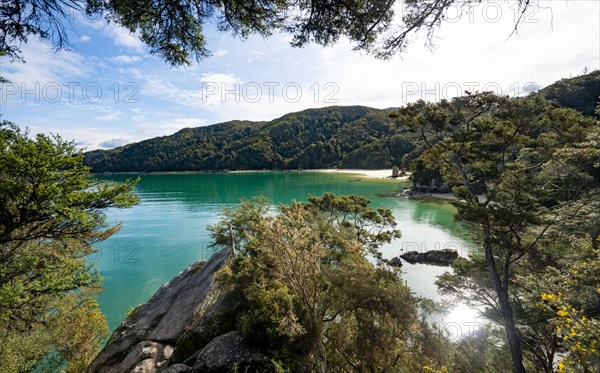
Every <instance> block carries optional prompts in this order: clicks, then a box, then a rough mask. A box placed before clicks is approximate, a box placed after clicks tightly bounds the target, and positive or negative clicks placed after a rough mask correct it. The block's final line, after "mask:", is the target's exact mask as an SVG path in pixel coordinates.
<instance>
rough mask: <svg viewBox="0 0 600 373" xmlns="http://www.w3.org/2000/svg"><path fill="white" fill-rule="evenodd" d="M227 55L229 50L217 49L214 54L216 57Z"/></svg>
mask: <svg viewBox="0 0 600 373" xmlns="http://www.w3.org/2000/svg"><path fill="white" fill-rule="evenodd" d="M227 53H228V51H227V49H217V51H216V52H215V53H213V54H214V55H215V57H223V56H225V55H226V54H227Z"/></svg>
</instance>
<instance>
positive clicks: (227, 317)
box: [171, 291, 241, 363]
mask: <svg viewBox="0 0 600 373" xmlns="http://www.w3.org/2000/svg"><path fill="white" fill-rule="evenodd" d="M240 301H241V296H240V295H239V294H237V293H235V292H233V291H227V292H224V293H222V294H220V295H219V297H218V298H217V299H216V301H214V303H212V304H211V306H210V307H208V309H206V311H204V312H202V313H201V315H200V314H199V315H198V316H199V317H197V318H196V319H195V320H194V321H193V322H192V324H191V325H190V326H189V327H188V328H186V330H185V331H184V332H183V334H182V335H181V337H179V339H178V340H177V348H176V349H175V352H174V354H173V359H172V361H171V363H179V362H185V361H186V359H188V358H189V357H190V356H192V355H193V354H194V353H195V352H197V351H198V350H200V349H202V348H204V346H206V345H207V344H208V343H209V342H210V341H211V340H213V338H215V337H218V336H220V335H222V334H225V333H227V332H230V331H232V330H235V327H236V325H235V323H236V320H237V315H236V310H237V309H236V306H237V304H238V303H239V302H240Z"/></svg>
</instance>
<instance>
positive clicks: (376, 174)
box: [225, 168, 410, 181]
mask: <svg viewBox="0 0 600 373" xmlns="http://www.w3.org/2000/svg"><path fill="white" fill-rule="evenodd" d="M225 172H226V173H249V172H314V173H326V174H346V175H359V176H364V177H366V178H370V179H390V180H397V181H408V178H409V177H410V173H407V174H406V175H405V176H401V177H397V178H395V179H393V178H392V177H391V176H392V169H391V168H387V169H379V170H367V169H355V168H317V169H307V170H235V171H225Z"/></svg>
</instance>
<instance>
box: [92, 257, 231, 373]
mask: <svg viewBox="0 0 600 373" xmlns="http://www.w3.org/2000/svg"><path fill="white" fill-rule="evenodd" d="M231 255H232V253H231V251H230V250H222V251H219V252H217V253H215V254H214V255H213V256H212V257H211V258H210V260H208V261H207V262H206V263H204V262H196V263H194V264H192V265H190V266H189V267H188V268H186V269H185V270H184V271H182V272H181V273H179V275H177V276H176V277H175V278H173V279H172V280H171V281H169V282H167V283H166V284H164V285H163V286H162V287H161V288H160V289H158V291H157V292H156V293H155V294H154V296H152V298H151V299H150V300H149V301H148V302H146V303H144V304H143V305H141V306H138V307H137V308H136V309H134V310H133V312H132V313H131V314H130V315H129V316H128V317H127V319H126V320H125V321H124V322H123V323H122V324H121V325H120V326H119V327H118V328H117V329H116V330H115V331H114V332H113V334H112V336H111V338H110V340H109V341H108V343H107V344H106V346H105V347H104V349H103V350H102V351H101V352H100V354H99V355H98V356H97V357H96V359H94V361H93V362H92V364H91V365H90V367H89V368H88V372H98V373H125V372H126V373H129V372H131V371H132V370H133V369H137V367H138V366H139V369H145V370H138V371H139V372H142V371H143V372H150V371H151V370H148V369H150V368H149V365H148V364H150V363H151V362H152V364H153V366H154V367H155V369H156V368H159V367H160V368H163V367H166V365H167V364H166V363H165V362H166V361H168V360H169V358H170V357H171V356H170V355H171V354H172V353H173V350H172V346H174V345H175V344H176V343H177V341H178V340H179V338H180V337H181V335H182V334H183V333H184V332H185V331H186V330H187V329H188V328H189V327H190V325H193V323H194V320H195V319H197V318H198V314H199V313H202V310H205V309H207V308H209V307H210V304H212V302H214V301H215V300H216V299H217V298H218V291H217V290H216V287H215V286H214V284H213V283H214V281H213V278H214V274H215V273H216V272H217V271H218V270H219V269H221V268H223V267H224V266H225V265H226V264H227V263H229V260H230V258H231ZM167 347H169V348H167ZM167 356H168V357H167Z"/></svg>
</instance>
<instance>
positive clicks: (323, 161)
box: [85, 106, 413, 172]
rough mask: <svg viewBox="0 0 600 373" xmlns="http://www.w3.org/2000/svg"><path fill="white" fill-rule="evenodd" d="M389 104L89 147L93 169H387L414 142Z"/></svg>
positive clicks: (307, 112) (309, 112) (317, 111)
mask: <svg viewBox="0 0 600 373" xmlns="http://www.w3.org/2000/svg"><path fill="white" fill-rule="evenodd" d="M389 113H390V112H389V110H387V109H384V110H382V109H373V108H369V107H365V106H331V107H326V108H320V109H308V110H303V111H300V112H296V113H290V114H286V115H284V116H282V117H281V118H277V119H274V120H272V121H268V122H252V121H238V120H234V121H229V122H225V123H219V124H214V125H210V126H203V127H196V128H185V129H182V130H180V131H178V132H176V133H174V134H172V135H169V136H162V137H156V138H153V139H149V140H144V141H140V142H137V143H133V144H128V145H125V146H121V147H118V148H115V149H110V150H95V151H91V152H88V153H86V154H85V163H86V164H87V165H89V166H90V167H92V170H93V171H94V172H160V171H217V170H226V169H231V170H250V169H297V168H330V167H345V168H367V169H368V168H386V167H392V166H393V165H395V164H398V163H399V162H400V160H401V159H402V156H404V154H406V153H407V152H410V151H411V150H412V149H413V144H412V141H411V140H412V139H410V138H409V135H408V133H407V131H405V129H403V128H402V126H400V124H399V123H398V120H397V119H393V118H390V116H389Z"/></svg>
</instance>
